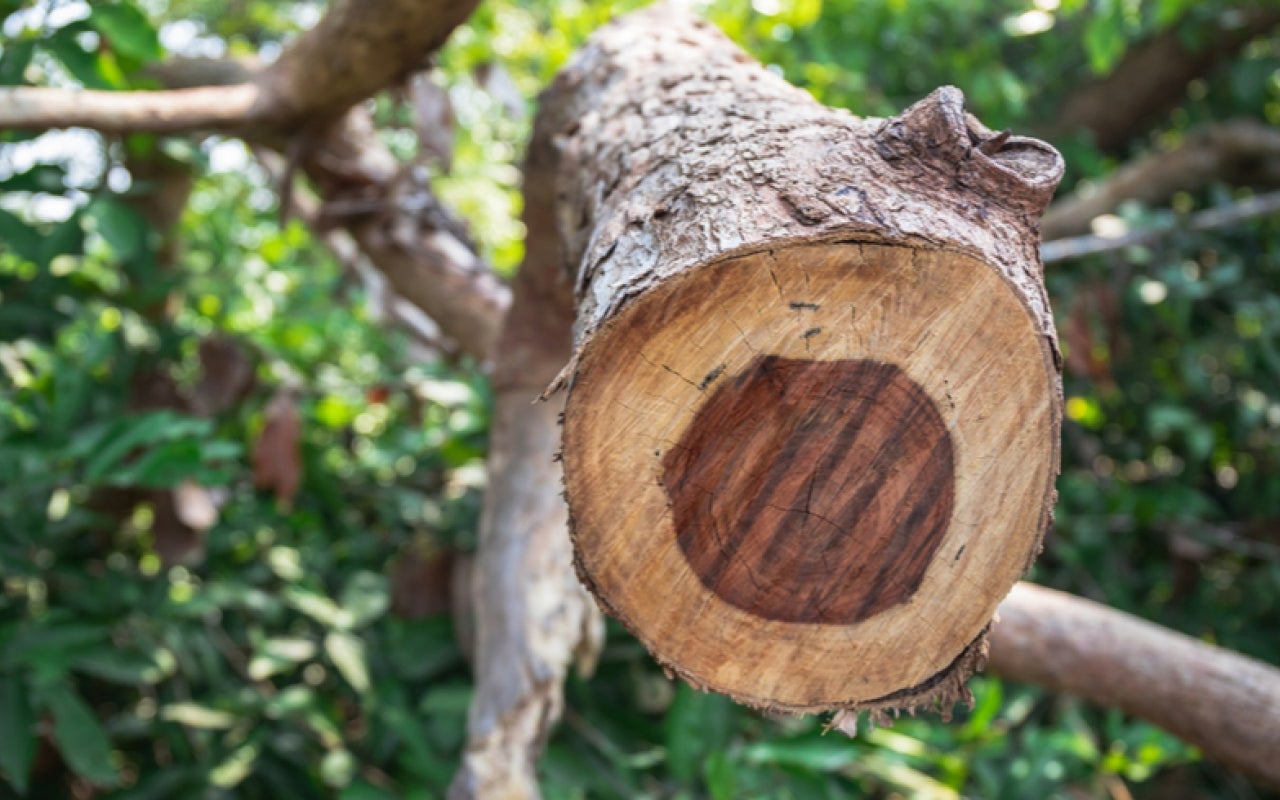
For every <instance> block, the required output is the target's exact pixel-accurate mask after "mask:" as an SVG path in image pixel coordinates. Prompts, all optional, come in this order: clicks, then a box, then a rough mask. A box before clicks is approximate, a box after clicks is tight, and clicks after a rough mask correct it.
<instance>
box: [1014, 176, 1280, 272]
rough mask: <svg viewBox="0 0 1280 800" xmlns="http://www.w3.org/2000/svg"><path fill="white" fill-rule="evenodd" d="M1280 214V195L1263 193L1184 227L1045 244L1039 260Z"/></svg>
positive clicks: (1106, 249)
mask: <svg viewBox="0 0 1280 800" xmlns="http://www.w3.org/2000/svg"><path fill="white" fill-rule="evenodd" d="M1277 213H1280V192H1270V193H1268V194H1260V195H1257V196H1256V197H1251V198H1249V199H1247V200H1241V201H1240V202H1238V203H1234V204H1232V205H1229V206H1225V207H1222V208H1210V209H1206V210H1204V211H1198V212H1196V213H1194V214H1192V215H1190V216H1189V217H1186V218H1185V221H1184V222H1183V224H1181V225H1175V226H1170V227H1151V228H1143V229H1140V230H1136V231H1132V232H1130V233H1126V234H1124V235H1123V236H1111V237H1108V236H1073V237H1071V238H1069V239H1058V240H1056V241H1052V242H1046V243H1045V244H1044V245H1042V246H1041V247H1040V258H1041V259H1042V260H1043V261H1044V263H1046V264H1055V263H1058V262H1060V261H1070V260H1072V259H1076V258H1084V257H1085V256H1092V255H1097V254H1099V253H1108V252H1112V251H1114V250H1123V249H1124V248H1126V247H1135V246H1138V245H1143V244H1149V243H1151V242H1153V241H1156V240H1157V239H1161V238H1164V237H1166V236H1170V235H1173V234H1175V233H1181V232H1186V231H1193V232H1197V233H1200V232H1204V231H1211V230H1218V229H1221V228H1230V227H1234V226H1236V225H1239V224H1241V223H1244V222H1248V221H1249V220H1252V219H1258V218H1259V217H1267V216H1271V215H1272V214H1277Z"/></svg>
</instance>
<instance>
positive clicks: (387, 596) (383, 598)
mask: <svg viewBox="0 0 1280 800" xmlns="http://www.w3.org/2000/svg"><path fill="white" fill-rule="evenodd" d="M339 602H340V604H341V606H342V608H343V609H345V610H346V611H347V612H348V613H349V614H351V619H352V620H353V622H352V625H354V626H355V627H361V626H364V625H367V624H369V623H370V622H373V621H374V620H376V619H377V618H378V617H381V616H382V615H383V614H385V613H386V612H387V609H388V608H390V607H391V586H390V582H389V581H388V580H387V577H386V576H385V575H379V574H378V573H376V572H370V571H368V570H361V571H360V572H357V573H356V574H354V575H352V576H351V579H350V580H348V581H347V584H346V586H344V587H343V588H342V596H341V598H340V600H339Z"/></svg>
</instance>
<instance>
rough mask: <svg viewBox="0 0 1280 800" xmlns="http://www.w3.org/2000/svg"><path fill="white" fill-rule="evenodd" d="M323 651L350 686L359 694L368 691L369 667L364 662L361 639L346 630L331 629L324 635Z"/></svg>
mask: <svg viewBox="0 0 1280 800" xmlns="http://www.w3.org/2000/svg"><path fill="white" fill-rule="evenodd" d="M324 651H325V653H326V654H327V655H328V656H329V660H330V661H332V662H333V665H334V666H335V667H337V668H338V672H339V673H341V674H342V677H343V678H346V680H347V683H349V684H351V688H353V689H355V690H356V691H357V692H358V693H360V694H364V693H365V692H367V691H369V668H368V666H367V665H366V664H365V654H364V642H363V641H361V640H360V639H359V638H358V637H357V636H355V635H354V634H351V633H347V632H346V631H332V632H331V633H329V634H328V635H327V636H325V637H324Z"/></svg>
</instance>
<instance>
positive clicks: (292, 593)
mask: <svg viewBox="0 0 1280 800" xmlns="http://www.w3.org/2000/svg"><path fill="white" fill-rule="evenodd" d="M282 594H283V595H284V601H285V602H286V603H288V604H289V605H290V606H291V607H292V608H294V609H297V610H298V611H300V612H302V613H303V614H306V615H307V616H308V617H311V618H312V619H314V620H315V621H316V622H319V623H320V624H321V625H323V626H325V627H326V628H336V629H339V630H345V629H347V628H350V627H351V614H350V613H348V612H347V610H346V609H343V608H339V607H338V604H337V603H335V602H333V601H332V600H330V599H329V598H328V597H325V596H324V595H322V594H318V593H316V592H313V591H311V590H310V589H304V588H302V587H301V586H286V587H285V588H284V591H283V592H282Z"/></svg>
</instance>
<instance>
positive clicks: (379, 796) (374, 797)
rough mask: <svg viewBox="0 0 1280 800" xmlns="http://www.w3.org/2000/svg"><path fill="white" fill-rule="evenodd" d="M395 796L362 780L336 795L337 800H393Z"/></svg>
mask: <svg viewBox="0 0 1280 800" xmlns="http://www.w3.org/2000/svg"><path fill="white" fill-rule="evenodd" d="M395 798H396V796H395V795H394V794H391V793H390V792H387V791H385V790H383V789H379V788H378V787H377V786H374V785H373V784H372V783H369V782H368V781H366V780H364V779H359V780H356V781H355V782H354V783H352V784H351V785H349V786H347V788H345V789H343V790H342V791H341V792H339V793H338V800H395Z"/></svg>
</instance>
